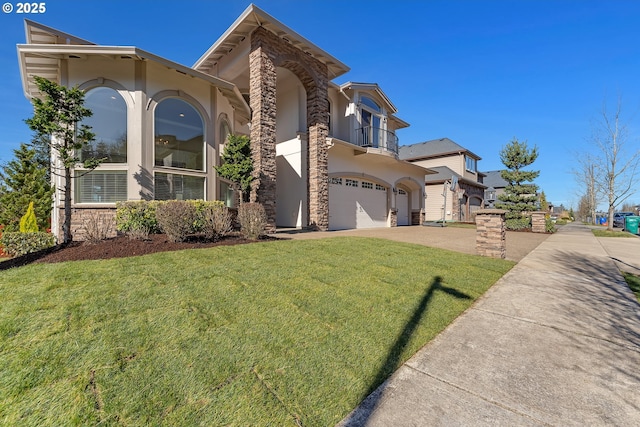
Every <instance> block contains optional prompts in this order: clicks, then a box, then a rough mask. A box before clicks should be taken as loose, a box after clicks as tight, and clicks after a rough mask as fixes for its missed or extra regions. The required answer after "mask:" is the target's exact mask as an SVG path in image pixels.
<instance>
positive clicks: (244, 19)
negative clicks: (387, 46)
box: [193, 4, 349, 80]
mask: <svg viewBox="0 0 640 427" xmlns="http://www.w3.org/2000/svg"><path fill="white" fill-rule="evenodd" d="M245 24H247V25H249V26H250V27H251V28H258V27H264V28H265V29H267V30H269V31H271V32H273V33H274V34H276V35H277V36H278V37H279V38H285V39H287V40H289V41H291V42H292V44H294V45H295V46H296V47H297V48H299V49H300V50H302V51H305V52H307V51H308V52H310V53H312V55H313V57H314V58H316V59H317V60H319V61H321V62H323V63H325V64H326V65H327V68H328V71H329V76H328V77H329V80H333V79H334V78H336V77H338V76H341V75H342V74H344V73H346V72H348V71H349V67H348V66H347V65H345V64H344V63H342V62H341V61H339V60H338V59H337V58H335V57H334V56H333V55H330V54H329V53H327V52H326V51H325V50H323V49H321V48H319V47H318V46H317V45H315V44H313V43H311V42H310V41H309V40H307V39H306V38H304V37H303V36H301V35H300V34H298V33H297V32H295V31H293V30H292V29H291V28H289V27H288V26H286V25H285V24H283V23H282V22H280V21H278V20H277V19H276V18H274V17H273V16H271V15H269V14H268V13H267V12H265V11H263V10H262V9H260V8H259V7H257V6H256V5H254V4H250V5H249V6H248V7H247V8H246V9H245V10H244V12H242V14H241V15H240V16H239V17H238V18H237V19H236V20H235V21H234V23H233V24H231V26H230V27H229V28H227V30H226V31H225V32H224V33H223V34H222V36H220V38H218V40H216V42H215V43H214V44H213V45H211V47H210V48H209V49H207V51H206V52H205V53H204V54H203V55H202V56H201V57H200V58H199V59H198V60H197V61H196V62H195V64H193V68H200V67H202V66H203V65H204V63H205V62H206V61H207V60H208V59H209V57H210V56H211V55H213V54H214V53H215V52H216V51H218V50H219V49H221V48H222V46H223V45H224V44H225V43H226V42H227V40H228V39H230V38H231V37H232V36H233V35H234V34H236V35H242V36H243V37H246V36H248V35H249V34H244V33H242V34H239V31H240V26H242V25H245ZM268 27H274V28H275V29H277V30H279V33H276V32H274V31H273V30H272V29H270V28H268ZM249 33H251V31H249Z"/></svg>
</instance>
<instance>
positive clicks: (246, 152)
mask: <svg viewBox="0 0 640 427" xmlns="http://www.w3.org/2000/svg"><path fill="white" fill-rule="evenodd" d="M214 169H215V170H216V172H218V175H220V176H221V177H222V178H225V179H228V180H229V181H231V183H232V187H233V189H234V190H235V191H238V192H239V194H240V203H242V202H246V201H248V200H249V192H250V191H251V181H253V177H252V176H251V174H252V172H253V161H252V159H251V140H250V139H249V137H248V136H245V135H229V137H228V139H227V144H226V145H225V147H224V152H223V153H222V164H221V165H220V166H214Z"/></svg>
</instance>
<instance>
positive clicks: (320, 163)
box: [307, 77, 329, 230]
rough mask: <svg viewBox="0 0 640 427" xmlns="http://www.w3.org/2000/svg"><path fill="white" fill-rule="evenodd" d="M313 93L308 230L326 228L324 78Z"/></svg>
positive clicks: (309, 115)
mask: <svg viewBox="0 0 640 427" xmlns="http://www.w3.org/2000/svg"><path fill="white" fill-rule="evenodd" d="M318 80H320V81H316V82H315V83H316V85H317V86H316V88H315V89H316V90H315V91H314V93H310V94H309V93H308V94H307V121H308V124H309V150H308V151H307V152H308V156H309V159H308V165H309V166H308V167H309V175H308V176H309V178H308V193H309V228H311V229H316V230H328V229H329V169H328V168H329V166H328V164H329V161H328V157H329V153H328V150H327V142H326V140H327V136H328V135H329V126H328V111H329V105H328V92H327V79H326V77H325V78H324V79H318Z"/></svg>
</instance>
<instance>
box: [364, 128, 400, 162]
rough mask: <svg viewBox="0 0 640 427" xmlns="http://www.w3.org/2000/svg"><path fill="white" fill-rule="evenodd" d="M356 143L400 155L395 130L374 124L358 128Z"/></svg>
mask: <svg viewBox="0 0 640 427" xmlns="http://www.w3.org/2000/svg"><path fill="white" fill-rule="evenodd" d="M355 145H359V146H360V147H371V148H380V149H382V150H386V151H389V152H391V153H393V154H395V155H398V137H397V136H396V134H395V133H394V132H392V131H390V130H386V129H381V128H377V127H373V126H365V127H361V128H359V129H356V142H355Z"/></svg>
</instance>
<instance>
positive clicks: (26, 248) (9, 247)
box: [0, 231, 55, 257]
mask: <svg viewBox="0 0 640 427" xmlns="http://www.w3.org/2000/svg"><path fill="white" fill-rule="evenodd" d="M0 243H2V246H3V250H4V252H6V253H7V254H9V255H10V256H12V257H17V256H21V255H26V254H30V253H32V252H38V251H41V250H43V249H47V248H50V247H52V246H53V245H55V238H54V237H53V234H50V233H44V232H41V231H37V232H32V233H20V232H6V233H3V234H2V237H1V238H0Z"/></svg>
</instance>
